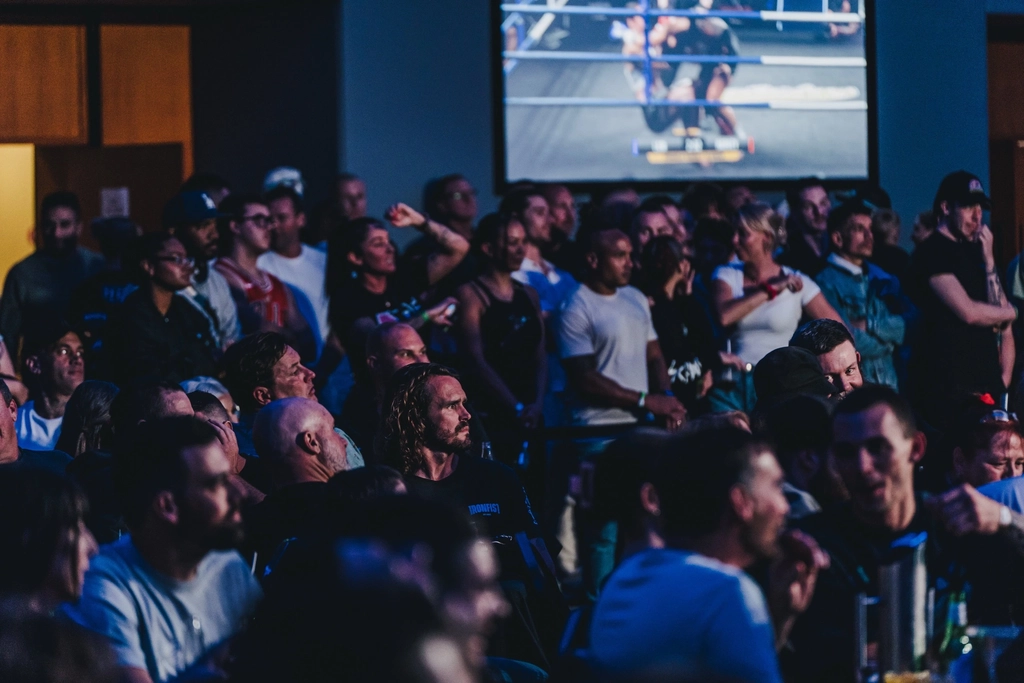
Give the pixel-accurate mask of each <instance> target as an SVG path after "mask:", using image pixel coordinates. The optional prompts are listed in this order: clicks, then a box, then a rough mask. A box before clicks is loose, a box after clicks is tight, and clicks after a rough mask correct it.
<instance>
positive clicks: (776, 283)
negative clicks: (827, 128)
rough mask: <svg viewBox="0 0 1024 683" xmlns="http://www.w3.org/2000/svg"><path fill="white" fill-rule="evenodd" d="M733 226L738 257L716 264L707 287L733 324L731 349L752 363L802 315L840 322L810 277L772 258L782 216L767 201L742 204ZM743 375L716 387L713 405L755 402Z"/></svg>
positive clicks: (743, 406)
mask: <svg viewBox="0 0 1024 683" xmlns="http://www.w3.org/2000/svg"><path fill="white" fill-rule="evenodd" d="M737 227H738V230H739V244H738V245H737V248H736V255H737V257H738V258H739V262H733V263H729V264H726V265H724V266H721V267H720V268H718V269H716V270H715V273H714V275H713V276H712V289H711V294H712V299H713V301H714V304H715V313H716V315H717V316H718V322H719V324H720V325H722V326H723V327H727V328H732V329H731V333H730V336H729V340H730V342H731V343H732V352H733V353H734V354H736V355H738V356H739V357H740V358H742V359H743V360H744V362H746V363H747V364H748V365H749V366H750V367H753V366H754V365H757V363H758V362H760V360H761V359H762V358H764V357H765V356H766V355H767V354H768V353H769V352H771V351H774V350H775V349H777V348H780V347H783V346H787V345H789V339H790V337H792V336H793V333H794V332H796V329H797V327H798V326H799V325H800V321H801V319H803V318H807V319H808V320H815V319H817V318H831V319H833V320H837V321H840V322H842V319H841V318H840V317H839V314H838V313H836V311H835V309H834V308H832V306H831V305H830V304H829V303H828V301H827V300H826V299H825V297H824V296H823V295H822V293H821V290H820V289H819V288H818V285H816V284H815V283H814V280H812V279H811V278H809V277H808V276H806V275H804V274H803V273H801V272H799V271H795V270H791V269H789V268H786V267H785V266H780V265H779V264H778V263H776V262H775V258H774V253H775V247H776V246H777V245H778V243H779V242H780V241H781V240H780V234H781V231H782V218H781V217H779V216H778V214H776V213H775V211H773V210H772V208H771V207H770V206H768V205H767V204H763V203H756V204H748V205H747V206H744V207H742V208H741V209H740V210H739V214H738V217H737ZM743 380H744V381H743V382H741V383H740V384H739V385H738V386H737V390H734V391H733V392H728V391H718V392H715V394H716V395H714V396H712V404H713V406H714V408H715V409H716V410H746V411H749V410H750V409H751V408H753V402H754V396H753V380H752V377H751V373H749V372H747V373H745V374H744V378H743ZM729 394H731V395H729Z"/></svg>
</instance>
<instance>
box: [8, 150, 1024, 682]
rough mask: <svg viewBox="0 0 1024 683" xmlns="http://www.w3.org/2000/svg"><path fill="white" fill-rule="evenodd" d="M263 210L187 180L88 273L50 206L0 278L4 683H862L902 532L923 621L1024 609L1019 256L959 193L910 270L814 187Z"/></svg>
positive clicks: (349, 177)
mask: <svg viewBox="0 0 1024 683" xmlns="http://www.w3.org/2000/svg"><path fill="white" fill-rule="evenodd" d="M255 189H258V190H259V191H258V192H253V193H248V192H240V191H236V190H235V188H233V187H232V185H231V183H229V182H228V181H226V180H225V179H223V178H220V177H218V176H216V175H214V174H197V175H196V176H194V177H192V178H190V179H189V181H188V182H186V184H185V185H184V186H183V187H182V189H181V191H180V192H179V193H178V194H177V195H176V196H174V197H172V198H169V200H168V202H167V204H166V206H165V209H164V212H163V224H162V225H161V226H149V225H147V226H139V225H136V224H135V223H134V222H132V221H131V220H130V219H128V218H100V219H96V220H93V221H92V222H91V223H89V228H88V229H89V230H90V231H91V238H92V239H93V240H94V242H95V243H96V244H98V245H99V246H100V247H101V250H102V255H100V254H98V253H94V252H92V251H89V250H87V249H85V248H83V247H82V246H80V245H79V238H80V237H81V236H82V234H83V231H84V230H85V229H86V228H85V219H86V218H87V217H86V216H83V215H82V211H81V207H80V205H79V202H78V199H77V198H76V197H75V195H74V194H72V193H70V192H58V193H54V194H51V195H48V196H47V197H45V198H44V199H43V201H42V203H41V206H40V213H39V221H38V238H39V239H38V245H39V247H38V250H37V251H36V252H35V253H34V254H32V255H31V256H29V257H28V258H26V259H25V260H23V261H21V262H20V263H18V264H17V265H15V266H14V267H13V268H12V269H11V271H10V272H9V273H8V274H7V278H6V281H5V283H4V288H3V294H2V297H0V333H2V335H3V336H2V339H0V400H2V402H3V407H2V409H0V543H2V546H3V548H4V552H3V553H0V680H3V681H14V682H17V683H21V682H22V681H24V682H27V681H58V680H60V681H90V682H91V681H111V682H113V681H131V682H132V683H165V682H168V681H186V680H188V681H207V680H209V681H212V680H231V681H238V682H239V683H245V682H248V681H253V682H257V681H267V682H269V681H283V680H295V681H311V682H316V681H360V682H362V681H367V682H368V681H409V682H421V681H422V682H428V681H458V682H463V681H465V682H467V683H470V682H474V681H513V682H519V681H543V680H549V679H550V680H552V681H579V682H583V681H627V680H628V681H641V680H642V681H666V682H667V681H680V682H682V681H690V682H696V681H739V682H746V683H753V682H757V683H760V682H762V681H765V682H774V681H782V680H786V681H793V682H796V683H803V682H807V683H814V682H818V681H854V680H861V676H862V675H863V674H864V671H863V669H862V667H863V665H864V661H863V660H864V659H865V658H866V661H868V662H869V663H870V662H871V661H874V660H875V658H876V654H877V647H878V645H877V643H878V640H879V637H880V636H879V630H880V627H879V624H878V623H877V619H878V617H877V614H875V613H874V612H870V613H869V615H868V623H867V625H866V627H865V628H866V631H865V633H866V634H867V641H868V643H869V645H868V648H867V651H866V654H865V658H861V657H859V656H858V655H857V653H856V652H855V648H854V643H855V642H856V641H857V639H858V638H859V637H860V632H859V629H860V626H859V625H858V624H859V621H858V617H857V614H855V598H856V597H857V596H858V595H862V594H866V595H867V596H868V597H877V596H878V595H879V591H880V579H879V574H880V571H881V570H880V568H881V567H882V566H884V565H885V564H886V563H887V562H888V558H889V557H890V556H891V553H892V548H893V547H894V544H895V545H897V546H898V545H899V544H900V543H904V542H905V540H906V538H907V537H908V535H915V534H919V533H925V534H927V540H926V541H925V543H926V557H927V576H928V584H929V586H930V587H932V588H935V589H936V600H937V601H938V602H939V603H940V604H945V603H942V601H943V600H946V601H949V600H950V599H952V597H956V596H959V598H960V599H962V600H964V602H965V604H966V609H967V614H968V615H969V617H970V621H971V622H972V623H983V624H986V625H1015V624H1017V623H1018V622H1019V619H1020V617H1019V615H1020V614H1022V613H1024V612H1022V610H1024V590H1021V589H1020V576H1021V572H1024V476H1022V475H1024V434H1022V432H1021V428H1020V422H1019V420H1018V418H1017V413H1018V410H1019V409H1020V408H1022V407H1024V406H1021V401H1022V400H1024V385H1018V382H1019V380H1020V377H1021V370H1022V365H1021V363H1020V358H1019V357H1018V353H1017V349H1020V348H1024V345H1022V344H1021V343H1020V339H1019V336H1020V334H1021V333H1022V330H1021V329H1020V327H1019V326H1018V325H1017V324H1016V320H1017V307H1016V306H1017V304H1018V303H1020V302H1021V301H1024V284H1022V282H1024V277H1022V275H1021V272H1024V271H1022V268H1021V266H1020V259H1019V258H1018V259H1016V260H1014V261H1013V263H1011V264H1010V266H1009V269H1008V270H1007V271H1006V272H1005V277H1004V273H1002V272H1001V271H1000V270H999V268H998V265H997V260H996V254H995V252H994V246H993V245H994V238H993V234H992V231H991V230H990V229H989V227H988V226H987V225H985V223H984V222H983V215H984V214H983V212H984V211H985V210H986V209H988V207H989V203H990V200H989V198H988V197H987V195H986V193H985V191H984V188H983V187H982V184H981V182H980V180H979V179H978V178H977V177H976V176H973V175H971V174H970V173H967V172H965V171H958V172H955V173H951V174H950V175H948V176H946V177H945V178H944V179H943V181H942V183H941V184H940V186H939V188H938V190H937V193H936V196H935V201H934V204H933V206H932V207H931V208H930V209H929V210H928V211H924V212H922V213H921V214H920V215H918V216H917V217H916V219H915V222H914V225H913V234H912V239H913V242H914V244H915V245H916V246H915V249H914V251H913V253H908V252H907V251H904V250H903V248H902V247H901V246H900V229H901V222H900V217H899V216H898V215H897V214H896V213H895V212H894V211H893V210H892V208H891V206H890V202H889V199H888V196H887V195H885V193H884V192H883V191H881V190H880V189H878V188H874V189H873V190H868V191H865V190H860V191H858V192H855V193H848V194H844V193H835V194H833V193H832V192H830V191H829V190H828V189H827V188H826V187H824V186H823V185H822V184H821V182H819V181H817V180H814V179H806V180H802V181H799V182H797V183H794V184H793V185H792V186H791V187H790V188H789V189H788V191H787V192H786V194H785V198H784V200H782V201H781V202H780V203H778V204H777V205H773V204H772V203H771V202H769V201H767V197H765V198H759V197H758V196H757V195H756V194H755V193H754V192H753V191H751V189H750V188H748V187H745V186H733V187H727V188H723V187H719V186H717V185H714V184H710V183H697V184H694V185H692V186H690V187H689V188H688V189H686V191H685V192H684V193H683V194H681V195H677V196H671V195H667V194H661V195H655V196H649V197H641V196H639V195H638V194H637V193H636V192H635V191H634V190H633V189H632V188H629V187H625V186H623V187H615V188H610V189H607V190H606V191H603V192H600V193H594V194H592V195H591V196H590V197H589V198H588V201H587V203H586V204H585V205H582V206H580V207H579V209H578V208H577V205H576V201H577V199H581V200H582V198H581V197H577V196H574V194H573V193H572V192H571V191H570V190H569V189H568V188H567V187H564V186H562V185H552V184H534V183H528V182H523V183H519V184H517V185H515V186H513V187H511V188H510V189H509V191H508V192H507V193H506V194H505V196H504V197H503V198H502V200H501V202H500V206H499V209H498V211H496V212H494V213H491V214H488V215H484V216H478V207H477V195H476V190H475V189H474V188H473V186H472V184H471V183H470V181H469V180H468V179H467V178H465V177H464V176H462V175H458V174H453V175H448V176H444V177H441V178H438V179H434V180H431V181H430V182H428V183H427V184H426V186H425V188H424V192H423V197H422V201H421V203H420V205H419V206H420V208H419V209H416V208H413V206H412V205H410V204H407V203H402V202H396V203H394V204H392V205H391V207H390V208H389V209H387V211H385V212H384V214H383V215H382V216H381V217H380V218H376V217H373V216H369V215H367V194H368V192H369V193H372V192H373V190H374V188H372V187H370V188H368V187H367V186H366V184H365V183H364V181H363V180H362V179H360V178H359V177H357V176H355V175H353V174H343V175H341V176H339V177H338V178H337V180H336V183H335V184H334V187H333V188H332V191H331V193H330V196H329V198H328V200H327V201H326V202H324V203H323V204H320V205H317V206H312V207H309V206H307V205H306V200H305V198H304V196H303V190H304V182H303V179H302V177H301V174H300V173H299V172H298V171H297V170H295V169H275V170H274V171H272V172H270V173H268V174H267V177H266V180H265V183H264V185H263V186H262V187H261V188H255ZM395 230H410V231H416V232H418V233H419V237H418V238H416V239H415V240H413V241H411V243H410V244H409V246H408V247H407V248H406V249H405V250H404V252H401V253H400V250H399V248H398V246H397V245H396V243H395V242H394V239H393V238H394V235H395V232H394V231H395ZM940 611H941V610H937V612H936V613H939V612H940ZM947 645H948V644H947ZM941 654H942V652H940V651H939V648H935V647H929V650H928V656H929V662H930V663H931V664H935V663H936V661H938V660H939V659H941V657H940V656H939V655H941ZM933 660H934V661H933ZM945 664H948V662H945V663H943V662H938V664H936V665H937V666H938V665H945ZM1021 675H1024V673H1022V674H1021Z"/></svg>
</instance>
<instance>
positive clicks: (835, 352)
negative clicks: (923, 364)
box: [789, 318, 895, 400]
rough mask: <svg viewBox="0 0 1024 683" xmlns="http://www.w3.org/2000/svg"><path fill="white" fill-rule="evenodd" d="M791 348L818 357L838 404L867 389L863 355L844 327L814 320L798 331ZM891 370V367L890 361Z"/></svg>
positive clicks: (822, 319)
mask: <svg viewBox="0 0 1024 683" xmlns="http://www.w3.org/2000/svg"><path fill="white" fill-rule="evenodd" d="M789 345H790V346H791V347H796V348H800V349H806V350H807V351H810V352H811V353H813V354H814V355H815V357H816V358H817V359H818V365H819V366H820V367H821V372H822V374H823V375H825V379H827V380H828V381H829V382H831V383H832V386H834V387H835V389H836V395H835V398H836V400H842V399H844V398H846V396H847V394H849V393H850V392H851V391H853V390H854V389H860V388H861V387H862V386H864V376H863V374H861V366H860V353H859V352H858V351H857V347H855V346H854V344H853V336H852V335H851V334H850V331H849V330H847V329H846V327H845V326H844V325H843V324H842V323H840V322H836V321H835V320H830V319H828V318H819V319H818V320H812V321H811V322H809V323H807V324H806V325H803V326H802V327H800V329H798V330H797V331H796V334H794V335H793V338H792V339H790V340H789ZM889 367H892V361H891V360H890V361H889ZM894 374H895V373H894ZM894 388H895V387H894Z"/></svg>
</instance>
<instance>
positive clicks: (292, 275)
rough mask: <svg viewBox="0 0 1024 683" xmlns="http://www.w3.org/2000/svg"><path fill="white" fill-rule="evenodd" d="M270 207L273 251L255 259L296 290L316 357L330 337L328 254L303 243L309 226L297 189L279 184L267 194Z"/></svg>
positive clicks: (260, 266) (258, 263)
mask: <svg viewBox="0 0 1024 683" xmlns="http://www.w3.org/2000/svg"><path fill="white" fill-rule="evenodd" d="M264 200H265V201H266V202H267V208H268V209H269V210H270V226H271V230H272V231H273V234H272V238H271V250H270V251H268V252H265V253H263V254H261V255H260V257H259V258H257V259H256V265H257V267H259V268H260V269H261V270H263V271H265V272H267V273H270V274H271V275H273V276H274V277H276V278H278V279H279V280H281V282H283V283H285V284H286V285H288V286H289V287H291V288H292V290H293V292H292V293H293V295H294V296H295V303H296V305H297V306H298V307H299V312H300V313H301V314H302V315H303V316H305V318H306V322H308V323H309V326H310V329H312V330H313V332H314V333H315V335H316V344H317V356H316V357H317V358H319V357H320V352H321V351H322V350H323V347H324V345H325V344H326V343H327V341H328V339H329V338H330V336H331V326H330V323H329V322H328V320H327V313H328V311H329V310H330V297H329V296H328V295H327V292H326V290H325V289H324V281H325V279H326V277H327V254H326V253H324V252H323V251H320V250H318V249H313V248H312V247H309V246H307V245H305V244H303V243H302V240H301V239H300V233H301V231H302V230H303V229H304V228H305V226H306V212H305V211H304V210H303V208H302V198H301V197H299V195H298V193H297V192H295V190H294V189H292V188H290V187H287V186H281V187H276V188H274V189H273V190H271V191H270V192H268V193H267V194H266V195H265V196H264Z"/></svg>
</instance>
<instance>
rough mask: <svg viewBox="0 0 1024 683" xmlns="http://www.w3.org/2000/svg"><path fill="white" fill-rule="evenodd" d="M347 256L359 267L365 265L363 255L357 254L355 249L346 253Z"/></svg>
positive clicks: (350, 261)
mask: <svg viewBox="0 0 1024 683" xmlns="http://www.w3.org/2000/svg"><path fill="white" fill-rule="evenodd" d="M345 258H347V259H348V262H349V263H351V264H352V265H353V266H355V267H357V268H361V267H362V266H363V257H362V256H357V255H356V253H355V252H354V251H350V252H348V253H347V254H345Z"/></svg>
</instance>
